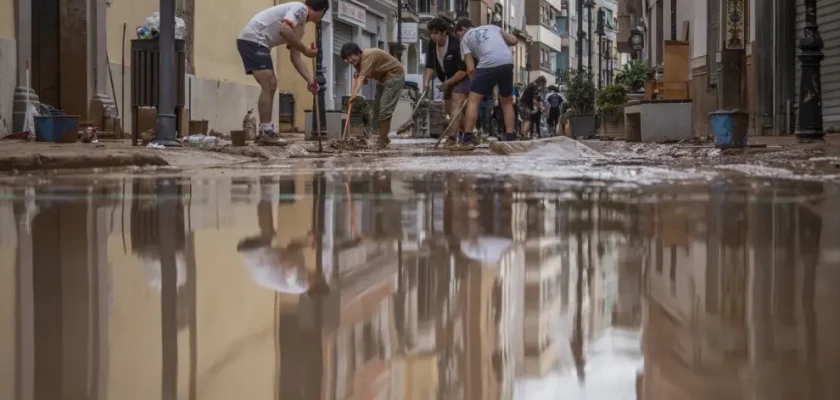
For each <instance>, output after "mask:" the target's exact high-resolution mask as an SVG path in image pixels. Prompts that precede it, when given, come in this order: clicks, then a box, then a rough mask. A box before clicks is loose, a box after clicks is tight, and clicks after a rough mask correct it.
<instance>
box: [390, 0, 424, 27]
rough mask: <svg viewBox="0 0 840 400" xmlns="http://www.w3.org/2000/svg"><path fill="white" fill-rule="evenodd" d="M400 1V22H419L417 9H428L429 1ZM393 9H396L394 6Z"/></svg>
mask: <svg viewBox="0 0 840 400" xmlns="http://www.w3.org/2000/svg"><path fill="white" fill-rule="evenodd" d="M401 1H402V7H403V8H402V10H403V12H402V20H403V21H408V22H420V16H419V12H420V11H419V9H420V8H421V7H424V8H425V9H429V3H431V0H401ZM394 8H397V7H396V6H394Z"/></svg>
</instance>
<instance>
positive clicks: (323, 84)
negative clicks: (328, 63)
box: [311, 22, 327, 139]
mask: <svg viewBox="0 0 840 400" xmlns="http://www.w3.org/2000/svg"><path fill="white" fill-rule="evenodd" d="M322 35H323V32H322V31H321V23H320V22H318V24H317V25H315V45H316V46H318V55H317V56H315V71H314V72H315V81H316V82H318V94H317V95H314V96H312V110H313V111H314V110H318V115H315V113H314V112H313V113H312V128H313V129H315V127H317V126H318V124H316V122H317V121H319V120H320V121H321V124H320V126H321V130H320V132H316V133H315V135H319V136H314V137H312V138H311V139H318V138H319V137H320V136H324V134H325V133H326V126H327V111H326V110H325V108H326V104H325V102H324V93H326V91H327V78H326V77H324V49H323V46H321V44H322V43H323V36H322ZM316 101H317V102H318V107H315V102H316ZM315 118H318V119H315Z"/></svg>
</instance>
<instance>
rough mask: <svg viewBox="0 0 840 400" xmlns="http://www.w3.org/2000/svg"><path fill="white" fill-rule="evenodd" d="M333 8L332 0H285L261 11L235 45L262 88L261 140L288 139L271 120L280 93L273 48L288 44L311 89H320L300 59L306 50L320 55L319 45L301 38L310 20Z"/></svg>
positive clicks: (307, 53)
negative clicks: (304, 0) (286, 0)
mask: <svg viewBox="0 0 840 400" xmlns="http://www.w3.org/2000/svg"><path fill="white" fill-rule="evenodd" d="M329 8H330V1H329V0H306V3H301V2H290V3H283V4H280V5H277V6H274V7H271V8H269V9H266V10H263V11H260V12H259V13H257V15H255V16H254V17H253V18H251V20H250V21H249V22H248V24H247V25H245V28H244V29H243V30H242V33H240V34H239V38H237V40H236V48H237V50H239V55H240V56H241V57H242V64H243V66H244V67H245V73H246V74H248V75H253V76H254V79H256V80H257V83H258V84H259V85H260V88H261V89H262V90H261V91H260V97H259V99H258V100H257V111H258V112H259V117H260V127H259V134H258V135H259V136H258V138H257V139H258V141H259V142H261V143H263V144H273V145H284V144H286V142H285V141H284V140H283V139H280V137H279V136H277V132H275V131H274V126H273V125H272V123H271V110H272V108H273V107H274V95H275V94H276V93H277V76H276V75H275V73H274V63H273V62H272V61H271V49H272V48H274V47H278V46H282V45H286V46H287V47H288V48H289V51H290V53H289V57H290V59H291V60H292V65H294V66H295V70H297V72H298V74H300V76H301V77H302V78H303V79H304V80H305V81H306V82H307V84H308V85H309V90H310V91H311V92H312V93H318V84H317V83H316V82H315V80H314V79H313V77H312V76H311V75H310V73H309V70H308V69H307V67H306V64H305V63H304V62H303V60H302V59H301V57H300V55H301V54H303V55H305V56H307V57H309V58H314V57H315V56H316V55H318V49H316V48H315V47H314V46H313V47H311V48H310V47H307V46H306V45H304V44H303V42H301V41H300V39H301V38H303V32H304V25H306V23H307V22H312V23H316V24H317V23H318V22H320V21H321V19H322V18H323V17H324V14H325V13H326V12H327V10H329Z"/></svg>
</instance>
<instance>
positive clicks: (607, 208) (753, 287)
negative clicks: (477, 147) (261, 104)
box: [0, 149, 840, 400]
mask: <svg viewBox="0 0 840 400" xmlns="http://www.w3.org/2000/svg"><path fill="white" fill-rule="evenodd" d="M555 150H556V149H555ZM558 151H559V150H558ZM780 174H781V172H779V171H775V170H772V169H767V168H761V167H754V168H753V169H752V170H748V169H745V168H732V167H727V168H718V167H673V166H663V165H655V164H648V163H639V162H632V161H626V160H625V161H622V160H616V159H610V158H609V157H593V156H591V155H585V154H578V153H568V154H566V153H561V156H558V153H557V151H552V152H539V151H537V152H532V153H529V154H526V155H519V156H509V157H505V156H489V155H487V156H477V155H447V156H437V157H418V156H403V157H387V158H385V157H377V158H344V159H340V160H337V159H334V160H287V161H281V162H271V163H252V164H248V165H243V166H241V167H237V168H235V169H232V168H205V169H198V168H195V169H190V170H188V171H182V170H177V169H165V168H164V169H155V170H148V169H127V170H112V171H95V172H91V171H78V172H69V173H61V174H54V175H31V176H25V175H19V176H9V177H0V194H1V195H2V197H0V285H2V287H0V296H3V298H2V300H0V354H2V355H3V356H2V357H0V400H5V399H10V400H11V399H27V400H28V399H33V400H41V399H45V400H46V399H49V400H65V399H67V400H69V399H79V398H85V399H119V400H131V399H137V400H140V399H144V400H145V399H153V398H154V399H156V398H162V399H219V400H221V399H236V398H243V399H266V400H268V399H283V400H285V399H306V400H308V399H313V400H314V399H335V400H350V399H456V400H457V399H469V400H473V399H475V400H486V399H527V400H542V399H573V400H578V399H609V400H622V399H628V400H629V399H651V400H658V399H662V400H673V399H710V400H712V399H714V400H717V399H762V400H775V399H778V400H789V399H815V400H822V399H826V400H828V399H838V398H840V380H838V379H836V377H837V376H840V340H837V338H840V318H838V316H837V311H836V307H837V306H836V305H837V304H840V291H838V290H836V288H837V286H838V284H840V239H838V238H839V237H840V212H838V210H840V186H838V184H837V183H836V182H833V181H831V180H829V179H821V177H813V176H803V175H801V174H800V175H797V174H794V173H789V174H783V175H780Z"/></svg>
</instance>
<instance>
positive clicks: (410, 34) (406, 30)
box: [391, 22, 419, 43]
mask: <svg viewBox="0 0 840 400" xmlns="http://www.w3.org/2000/svg"><path fill="white" fill-rule="evenodd" d="M393 33H394V37H393V38H391V41H392V42H395V43H396V42H397V25H396V24H394V32H393ZM418 38H419V35H418V31H417V23H416V22H403V23H402V42H403V43H417V40H418Z"/></svg>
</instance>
